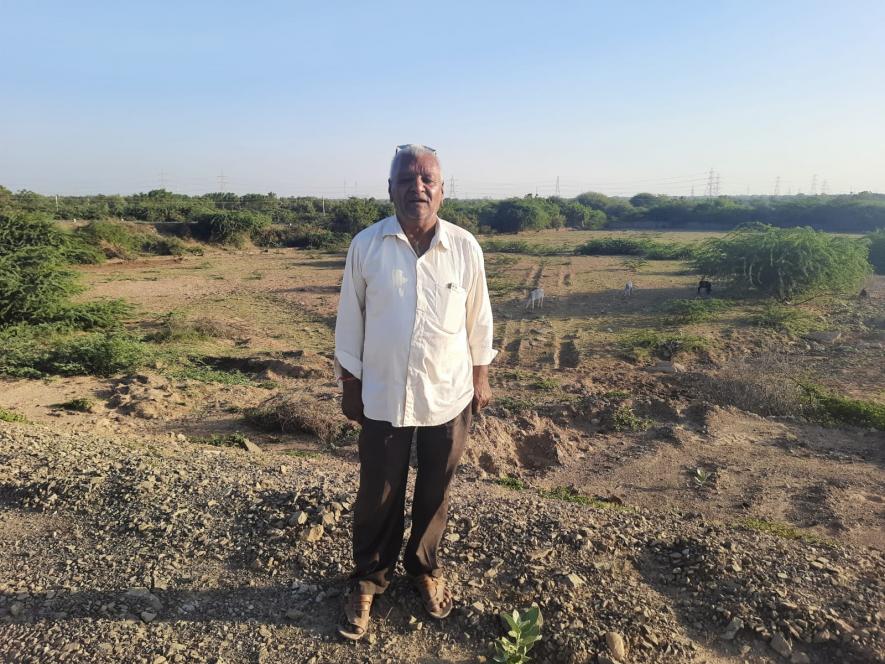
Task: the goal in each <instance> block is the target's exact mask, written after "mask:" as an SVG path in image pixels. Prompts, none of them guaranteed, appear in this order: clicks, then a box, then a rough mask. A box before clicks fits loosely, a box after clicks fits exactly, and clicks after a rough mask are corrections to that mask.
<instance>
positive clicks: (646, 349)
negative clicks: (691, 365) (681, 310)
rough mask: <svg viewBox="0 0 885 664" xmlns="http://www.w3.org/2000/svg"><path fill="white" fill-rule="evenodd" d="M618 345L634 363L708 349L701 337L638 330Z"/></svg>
mask: <svg viewBox="0 0 885 664" xmlns="http://www.w3.org/2000/svg"><path fill="white" fill-rule="evenodd" d="M618 345H619V346H620V348H621V350H622V351H623V352H624V353H625V354H626V355H627V357H629V358H630V359H632V360H634V361H644V360H647V359H649V358H650V357H652V356H654V357H658V358H660V359H663V360H671V359H673V357H675V356H676V355H678V354H679V353H692V352H696V351H700V350H706V349H707V348H708V347H709V343H708V342H707V341H706V340H705V339H703V338H701V337H697V336H693V335H689V334H684V333H682V332H672V333H667V332H657V331H654V330H639V331H637V332H633V333H630V334H627V335H625V336H624V337H622V338H621V339H620V341H619V342H618Z"/></svg>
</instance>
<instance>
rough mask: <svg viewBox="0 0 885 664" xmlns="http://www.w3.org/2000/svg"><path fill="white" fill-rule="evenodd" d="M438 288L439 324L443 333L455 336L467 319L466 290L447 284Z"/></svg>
mask: <svg viewBox="0 0 885 664" xmlns="http://www.w3.org/2000/svg"><path fill="white" fill-rule="evenodd" d="M438 288H439V307H440V310H439V323H440V327H441V328H442V329H443V331H444V332H448V333H449V334H455V333H457V332H460V331H461V329H462V328H463V327H464V323H465V321H466V319H467V289H466V288H462V287H461V286H459V285H458V284H455V283H449V284H445V285H443V286H438Z"/></svg>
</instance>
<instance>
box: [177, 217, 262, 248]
mask: <svg viewBox="0 0 885 664" xmlns="http://www.w3.org/2000/svg"><path fill="white" fill-rule="evenodd" d="M189 221H190V222H191V232H192V233H193V235H194V237H196V238H198V239H200V240H203V241H205V242H213V243H216V244H229V245H234V246H240V245H241V244H242V243H243V240H244V239H245V238H246V236H248V235H251V234H253V233H258V232H259V231H260V230H261V229H262V228H264V227H265V226H267V225H268V224H270V218H269V217H267V216H266V215H263V214H258V213H255V212H249V211H247V210H197V211H194V212H192V213H191V215H190V217H189Z"/></svg>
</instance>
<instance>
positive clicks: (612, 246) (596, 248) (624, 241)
mask: <svg viewBox="0 0 885 664" xmlns="http://www.w3.org/2000/svg"><path fill="white" fill-rule="evenodd" d="M575 253H576V254H580V255H585V256H641V257H642V258H647V259H649V260H655V261H658V260H662V261H669V260H686V259H689V258H692V256H693V255H694V249H693V247H692V246H691V245H688V244H680V243H677V242H655V241H654V240H651V239H649V238H628V237H603V238H596V239H594V240H590V241H588V242H585V243H584V244H582V245H580V246H579V247H577V248H576V249H575Z"/></svg>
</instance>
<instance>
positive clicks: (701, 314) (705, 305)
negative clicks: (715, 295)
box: [662, 299, 731, 325]
mask: <svg viewBox="0 0 885 664" xmlns="http://www.w3.org/2000/svg"><path fill="white" fill-rule="evenodd" d="M730 306H731V303H730V302H728V301H727V300H714V299H685V300H670V301H669V302H666V303H664V306H663V307H662V310H663V312H664V313H665V314H666V318H665V319H664V322H665V323H666V324H667V325H685V324H689V323H702V322H704V321H707V320H710V319H712V318H715V317H716V314H718V313H719V312H721V311H725V310H726V309H728V308H729V307H730Z"/></svg>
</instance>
